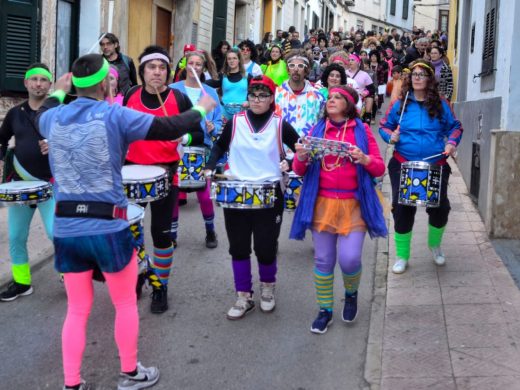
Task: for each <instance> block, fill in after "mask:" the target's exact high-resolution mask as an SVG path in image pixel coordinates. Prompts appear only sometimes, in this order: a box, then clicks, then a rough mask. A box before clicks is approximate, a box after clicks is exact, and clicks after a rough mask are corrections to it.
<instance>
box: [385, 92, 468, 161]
mask: <svg viewBox="0 0 520 390" xmlns="http://www.w3.org/2000/svg"><path fill="white" fill-rule="evenodd" d="M441 101H442V107H443V110H444V112H443V114H442V119H440V120H439V118H437V117H435V118H431V117H430V116H429V114H428V111H427V110H426V108H425V107H424V106H423V105H422V104H420V103H418V102H417V100H416V99H415V96H414V95H413V93H412V92H411V93H410V95H409V96H408V102H407V103H406V107H405V112H404V115H403V119H402V120H401V125H400V137H399V141H398V142H397V143H396V144H395V150H396V151H397V152H398V153H399V154H400V155H401V156H403V157H404V158H405V159H406V160H408V161H422V160H423V159H424V158H425V157H429V156H433V155H435V154H439V153H442V152H444V149H445V145H446V143H451V144H453V145H455V146H457V145H458V144H459V142H460V139H461V138H462V132H463V129H462V125H461V123H460V121H459V120H458V119H457V118H455V114H454V113H453V111H452V110H451V108H450V106H449V104H448V102H447V101H446V100H444V99H442V100H441ZM401 103H402V102H401V100H396V101H395V102H394V103H392V104H391V105H390V107H389V108H388V111H387V113H386V116H385V117H384V118H383V119H381V122H380V124H379V126H380V127H379V134H380V135H381V138H383V140H384V141H385V142H386V143H389V142H390V136H391V135H392V131H394V130H395V129H397V127H398V124H399V116H400V111H401ZM443 158H444V157H438V158H435V159H433V158H432V159H430V160H428V161H427V162H429V163H435V162H437V161H439V160H441V159H443Z"/></svg>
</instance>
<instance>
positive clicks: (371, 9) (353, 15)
mask: <svg viewBox="0 0 520 390" xmlns="http://www.w3.org/2000/svg"><path fill="white" fill-rule="evenodd" d="M386 3H387V0H363V1H356V3H355V5H354V6H351V7H349V11H350V12H349V13H348V18H347V25H348V28H349V29H350V27H352V26H354V28H355V29H356V30H357V29H358V25H359V23H360V22H363V28H364V30H365V31H368V30H371V29H372V26H373V25H376V26H378V27H386V12H387V11H386ZM366 16H370V18H371V19H369V18H368V17H366ZM374 19H376V20H374Z"/></svg>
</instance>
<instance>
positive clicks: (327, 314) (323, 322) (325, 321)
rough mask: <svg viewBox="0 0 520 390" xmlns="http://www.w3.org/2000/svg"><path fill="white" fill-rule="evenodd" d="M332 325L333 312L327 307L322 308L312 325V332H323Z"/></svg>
mask: <svg viewBox="0 0 520 390" xmlns="http://www.w3.org/2000/svg"><path fill="white" fill-rule="evenodd" d="M329 325H332V312H331V311H328V310H326V309H320V312H319V313H318V317H316V319H315V320H314V322H313V323H312V326H311V332H312V333H319V334H323V333H325V332H326V331H327V329H328V328H329Z"/></svg>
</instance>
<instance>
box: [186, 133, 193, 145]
mask: <svg viewBox="0 0 520 390" xmlns="http://www.w3.org/2000/svg"><path fill="white" fill-rule="evenodd" d="M186 135H187V136H188V142H186V146H190V145H191V141H192V140H193V138H192V136H191V134H190V133H187V134H186Z"/></svg>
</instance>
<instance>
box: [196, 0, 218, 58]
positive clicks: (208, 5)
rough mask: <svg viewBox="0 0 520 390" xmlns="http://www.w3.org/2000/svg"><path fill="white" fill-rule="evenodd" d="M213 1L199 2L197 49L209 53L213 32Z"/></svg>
mask: <svg viewBox="0 0 520 390" xmlns="http://www.w3.org/2000/svg"><path fill="white" fill-rule="evenodd" d="M213 5H214V2H213V0H204V1H201V2H200V11H199V33H198V40H197V47H198V48H200V49H203V50H207V51H211V49H212V47H211V35H212V31H213Z"/></svg>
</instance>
